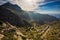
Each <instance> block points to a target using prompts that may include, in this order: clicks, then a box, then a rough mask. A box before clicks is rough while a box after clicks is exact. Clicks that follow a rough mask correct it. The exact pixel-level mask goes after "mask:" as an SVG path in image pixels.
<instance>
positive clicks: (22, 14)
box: [0, 2, 58, 26]
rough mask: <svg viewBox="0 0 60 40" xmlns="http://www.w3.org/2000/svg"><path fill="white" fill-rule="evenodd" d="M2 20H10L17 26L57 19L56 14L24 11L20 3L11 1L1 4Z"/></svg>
mask: <svg viewBox="0 0 60 40" xmlns="http://www.w3.org/2000/svg"><path fill="white" fill-rule="evenodd" d="M0 20H2V21H4V22H9V23H10V24H12V25H16V26H26V25H31V23H33V22H34V23H38V24H44V23H47V22H52V21H57V20H58V19H57V18H56V17H54V16H51V15H47V14H39V13H35V12H32V11H29V12H27V11H24V10H22V9H21V8H20V7H19V6H18V5H13V4H11V3H9V2H7V3H5V4H3V5H1V6H0Z"/></svg>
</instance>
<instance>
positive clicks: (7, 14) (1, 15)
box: [0, 6, 29, 26]
mask: <svg viewBox="0 0 60 40" xmlns="http://www.w3.org/2000/svg"><path fill="white" fill-rule="evenodd" d="M0 20H1V21H4V22H8V23H10V24H12V25H15V26H24V25H25V24H27V25H28V24H29V23H28V22H27V21H25V20H22V18H21V17H19V16H18V15H16V14H14V13H12V12H11V11H10V10H8V9H6V8H4V7H2V6H0Z"/></svg>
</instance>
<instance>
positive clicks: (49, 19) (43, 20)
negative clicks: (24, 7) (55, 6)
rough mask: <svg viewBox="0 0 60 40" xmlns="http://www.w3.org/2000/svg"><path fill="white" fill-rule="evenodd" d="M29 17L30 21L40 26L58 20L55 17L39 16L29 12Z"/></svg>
mask: <svg viewBox="0 0 60 40" xmlns="http://www.w3.org/2000/svg"><path fill="white" fill-rule="evenodd" d="M29 15H30V17H31V19H32V20H34V21H36V22H37V23H40V24H43V23H47V22H52V21H57V20H58V19H57V18H56V17H54V16H50V15H48V14H39V13H34V12H30V13H29Z"/></svg>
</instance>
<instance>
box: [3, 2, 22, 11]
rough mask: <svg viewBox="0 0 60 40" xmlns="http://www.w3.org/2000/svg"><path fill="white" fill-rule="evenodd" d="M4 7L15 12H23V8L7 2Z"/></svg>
mask: <svg viewBox="0 0 60 40" xmlns="http://www.w3.org/2000/svg"><path fill="white" fill-rule="evenodd" d="M2 6H3V7H5V8H8V9H14V10H17V11H22V9H21V7H19V6H18V5H16V4H11V3H10V2H7V3H5V4H3V5H2Z"/></svg>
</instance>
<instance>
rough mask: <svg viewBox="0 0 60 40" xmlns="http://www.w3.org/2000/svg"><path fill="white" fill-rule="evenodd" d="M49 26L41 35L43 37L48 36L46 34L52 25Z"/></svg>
mask: <svg viewBox="0 0 60 40" xmlns="http://www.w3.org/2000/svg"><path fill="white" fill-rule="evenodd" d="M47 27H48V28H47V29H46V30H45V32H43V34H42V35H41V38H44V37H45V36H46V34H47V33H48V31H49V30H50V26H47Z"/></svg>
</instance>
